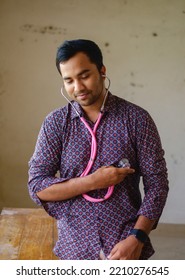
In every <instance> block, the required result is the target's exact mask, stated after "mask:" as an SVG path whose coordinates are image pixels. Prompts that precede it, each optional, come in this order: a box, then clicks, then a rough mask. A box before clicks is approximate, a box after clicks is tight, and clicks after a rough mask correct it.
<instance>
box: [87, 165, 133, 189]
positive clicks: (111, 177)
mask: <svg viewBox="0 0 185 280" xmlns="http://www.w3.org/2000/svg"><path fill="white" fill-rule="evenodd" d="M134 172H135V170H134V169H132V168H130V167H124V168H118V167H114V166H103V167H100V168H99V169H97V170H96V171H95V172H94V173H93V174H91V175H92V177H93V180H94V189H104V188H107V187H109V186H112V185H116V184H119V183H120V182H121V181H123V180H124V179H125V177H126V176H127V175H129V174H133V173H134Z"/></svg>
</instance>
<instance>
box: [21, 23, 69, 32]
mask: <svg viewBox="0 0 185 280" xmlns="http://www.w3.org/2000/svg"><path fill="white" fill-rule="evenodd" d="M20 29H21V30H22V31H24V32H30V33H40V34H51V35H58V34H59V35H60V34H63V35H66V33H67V29H66V28H61V27H57V26H53V25H46V26H38V25H34V24H28V23H26V24H24V25H22V26H21V27H20Z"/></svg>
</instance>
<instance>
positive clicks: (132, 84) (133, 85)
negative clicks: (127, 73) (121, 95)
mask: <svg viewBox="0 0 185 280" xmlns="http://www.w3.org/2000/svg"><path fill="white" fill-rule="evenodd" d="M130 85H131V86H132V87H140V88H143V87H144V85H142V84H136V83H133V82H131V83H130Z"/></svg>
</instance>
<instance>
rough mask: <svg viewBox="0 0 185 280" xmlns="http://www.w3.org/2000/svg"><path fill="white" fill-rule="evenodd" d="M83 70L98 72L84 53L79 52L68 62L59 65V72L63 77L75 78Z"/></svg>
mask: <svg viewBox="0 0 185 280" xmlns="http://www.w3.org/2000/svg"><path fill="white" fill-rule="evenodd" d="M84 70H93V71H98V69H97V67H96V65H95V64H94V63H92V62H91V61H90V59H89V57H88V56H87V55H86V54H85V53H82V52H79V53H77V54H76V55H74V56H73V57H71V58H70V59H69V60H67V61H65V62H62V63H60V71H61V74H62V76H63V77H71V76H75V75H78V74H79V73H81V72H82V71H84Z"/></svg>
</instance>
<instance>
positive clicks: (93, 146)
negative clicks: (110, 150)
mask: <svg viewBox="0 0 185 280" xmlns="http://www.w3.org/2000/svg"><path fill="white" fill-rule="evenodd" d="M102 76H104V77H106V78H107V80H108V82H109V84H108V88H107V89H106V93H105V97H104V101H103V104H102V107H101V110H100V113H99V116H98V119H97V121H96V123H95V126H94V128H93V129H91V128H90V126H89V124H88V123H87V121H86V120H85V118H84V117H82V116H81V115H80V113H79V112H78V110H77V109H76V108H75V107H74V105H73V104H72V102H71V101H70V100H69V99H68V98H67V97H66V96H65V95H64V93H63V89H62V88H61V94H62V96H63V97H64V98H65V99H66V100H67V101H68V102H69V103H70V104H71V106H72V108H73V109H74V110H75V112H76V113H77V115H78V116H79V118H80V120H81V121H82V122H83V123H84V125H85V127H86V128H87V129H88V131H89V132H90V134H91V137H92V143H91V155H90V159H89V162H88V164H87V166H86V168H85V170H84V171H83V173H82V174H81V175H80V177H84V176H86V175H88V174H89V172H90V170H91V168H92V166H93V163H94V161H95V158H96V154H97V141H96V131H97V128H98V126H99V123H100V121H101V118H102V116H103V109H104V105H105V101H106V99H107V95H108V91H109V88H110V79H109V78H108V77H107V76H105V75H102ZM126 166H130V165H129V163H128V160H127V159H123V160H122V163H121V161H120V167H126ZM113 191H114V186H110V187H108V190H107V193H106V194H105V196H104V197H103V198H94V197H91V196H89V195H87V194H82V196H83V197H84V198H85V199H86V200H88V201H90V202H102V201H104V200H106V199H108V198H109V197H110V196H111V195H112V193H113Z"/></svg>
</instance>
